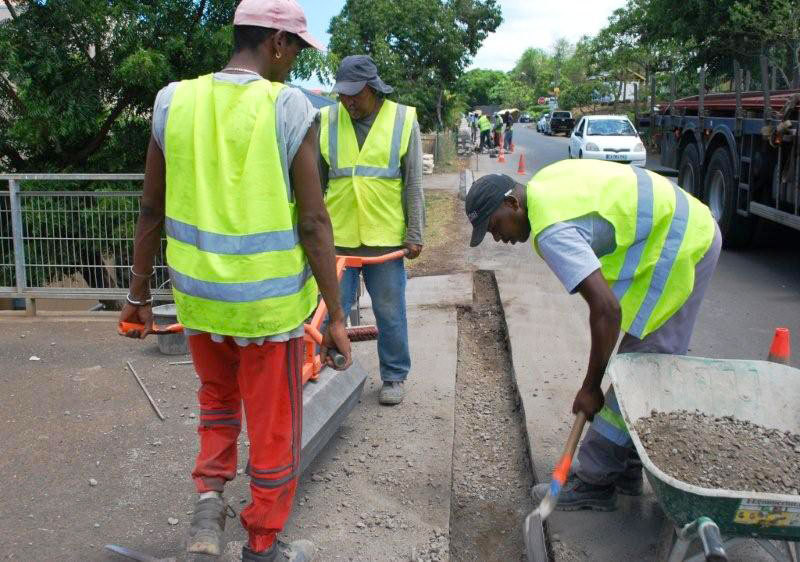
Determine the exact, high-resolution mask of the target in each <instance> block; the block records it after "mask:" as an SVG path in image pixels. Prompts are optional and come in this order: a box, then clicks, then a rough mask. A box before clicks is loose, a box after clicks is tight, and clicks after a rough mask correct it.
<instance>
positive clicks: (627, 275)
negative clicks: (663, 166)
mask: <svg viewBox="0 0 800 562" xmlns="http://www.w3.org/2000/svg"><path fill="white" fill-rule="evenodd" d="M631 168H633V171H634V172H635V173H636V187H637V191H638V202H637V204H636V206H637V208H636V234H635V237H634V240H633V244H631V246H630V248H628V249H627V251H626V252H625V261H624V262H623V263H622V269H621V270H620V272H619V276H618V277H617V282H616V283H614V287H613V291H614V294H615V295H616V296H617V300H619V301H621V300H622V298H623V297H624V296H625V293H627V292H628V289H629V288H630V286H631V284H633V276H634V275H635V274H636V270H637V269H639V263H640V262H641V260H642V254H644V248H645V246H646V245H647V241H648V240H649V238H650V231H651V230H653V178H652V177H651V176H650V174H649V173H647V172H646V171H645V170H643V169H641V168H638V167H636V166H631Z"/></svg>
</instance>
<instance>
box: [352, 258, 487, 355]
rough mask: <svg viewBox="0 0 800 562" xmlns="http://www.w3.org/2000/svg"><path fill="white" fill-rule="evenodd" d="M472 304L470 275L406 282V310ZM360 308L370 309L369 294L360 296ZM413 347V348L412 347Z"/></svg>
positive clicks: (455, 274) (456, 274) (435, 277)
mask: <svg viewBox="0 0 800 562" xmlns="http://www.w3.org/2000/svg"><path fill="white" fill-rule="evenodd" d="M471 304H472V273H454V274H452V275H431V276H425V277H413V278H411V279H409V280H408V287H407V289H406V305H407V306H408V308H416V307H437V308H452V307H455V306H470V305H471ZM361 308H362V309H369V308H372V300H371V299H370V297H369V293H367V292H365V293H364V294H363V295H361ZM412 347H413V346H412Z"/></svg>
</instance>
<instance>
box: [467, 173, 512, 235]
mask: <svg viewBox="0 0 800 562" xmlns="http://www.w3.org/2000/svg"><path fill="white" fill-rule="evenodd" d="M516 183H517V182H515V181H514V179H513V178H511V177H509V176H507V175H505V174H489V175H488V176H483V177H482V178H478V179H477V180H475V182H474V183H473V184H472V187H471V188H470V190H469V193H467V200H466V202H465V203H464V208H465V210H466V212H467V218H468V219H469V222H471V223H472V240H470V243H469V245H470V246H472V247H473V248H474V247H475V246H477V245H478V244H480V243H481V242H482V241H483V238H484V237H485V236H486V230H487V229H488V228H489V219H490V218H491V216H492V214H493V213H494V212H495V211H496V210H497V209H499V208H500V205H502V204H503V200H504V199H505V198H506V196H507V195H511V191H512V190H513V189H514V186H515V185H516Z"/></svg>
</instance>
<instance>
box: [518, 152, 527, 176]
mask: <svg viewBox="0 0 800 562" xmlns="http://www.w3.org/2000/svg"><path fill="white" fill-rule="evenodd" d="M517 173H518V174H519V175H521V176H525V175H528V172H526V171H525V155H524V154H520V155H519V168H517Z"/></svg>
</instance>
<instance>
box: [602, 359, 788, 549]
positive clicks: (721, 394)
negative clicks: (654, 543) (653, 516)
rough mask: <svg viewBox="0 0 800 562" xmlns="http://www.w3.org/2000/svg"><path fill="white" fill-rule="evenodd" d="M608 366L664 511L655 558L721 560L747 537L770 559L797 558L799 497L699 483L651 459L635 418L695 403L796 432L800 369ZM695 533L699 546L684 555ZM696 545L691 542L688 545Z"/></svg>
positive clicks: (703, 363)
mask: <svg viewBox="0 0 800 562" xmlns="http://www.w3.org/2000/svg"><path fill="white" fill-rule="evenodd" d="M608 372H609V374H610V375H611V381H612V383H613V385H614V389H615V392H616V395H617V401H618V402H619V407H620V410H621V412H622V415H623V417H624V419H625V422H626V424H627V426H628V430H629V431H630V435H631V438H632V439H633V442H634V444H635V446H636V450H637V452H638V453H639V456H640V457H641V460H642V464H643V465H644V469H645V474H646V475H647V479H648V481H649V482H650V485H651V486H652V488H653V491H654V492H655V495H656V499H657V500H658V502H659V504H660V505H661V507H662V508H663V510H664V513H665V514H666V516H667V521H666V523H665V527H664V528H663V530H662V533H661V538H660V544H659V547H658V560H659V561H664V562H667V561H669V562H677V561H683V560H692V561H695V560H727V556H726V554H725V549H726V548H728V547H730V546H733V545H734V544H738V543H741V542H743V541H748V540H754V541H756V543H757V544H758V545H759V546H760V547H761V548H762V549H763V550H764V551H766V552H767V553H768V554H769V555H771V556H772V557H773V558H774V559H775V560H779V561H786V562H799V561H800V543H799V542H798V541H800V496H795V495H785V494H766V493H758V492H747V491H738V490H725V489H715V488H703V487H700V486H695V485H692V484H688V483H686V482H682V481H680V480H677V479H676V478H673V477H672V476H670V475H668V474H666V473H665V472H663V471H662V470H660V469H659V468H658V466H656V465H655V464H653V462H652V460H651V459H650V457H649V456H648V455H647V450H646V449H645V448H644V446H643V445H642V442H641V440H640V439H639V435H638V434H637V433H636V429H635V427H634V423H635V422H636V421H637V420H638V419H639V418H642V417H647V416H649V415H650V412H651V411H652V410H657V411H660V412H671V411H674V410H688V411H693V410H699V411H700V412H703V413H705V414H708V415H712V416H717V417H722V416H733V417H735V418H738V419H740V420H747V421H750V422H752V423H755V424H758V425H761V426H764V427H767V428H774V429H779V430H781V431H791V432H793V433H797V434H800V370H798V369H794V368H792V367H788V366H786V365H779V364H776V363H768V362H766V361H738V360H727V359H703V358H698V357H686V356H677V355H659V354H644V353H630V354H621V355H617V356H616V357H615V358H614V359H613V361H612V362H611V363H610V364H609V367H608ZM696 540H699V541H700V542H701V543H702V547H703V548H702V552H701V553H699V554H696V555H694V556H690V557H688V558H687V554H688V553H689V552H690V547H691V546H692V543H694V542H695V541H696ZM695 550H696V549H695Z"/></svg>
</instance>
